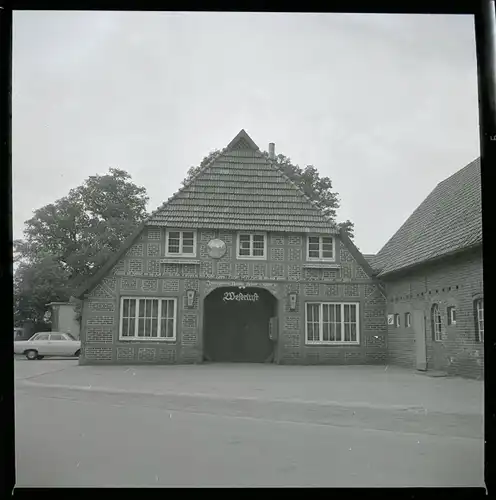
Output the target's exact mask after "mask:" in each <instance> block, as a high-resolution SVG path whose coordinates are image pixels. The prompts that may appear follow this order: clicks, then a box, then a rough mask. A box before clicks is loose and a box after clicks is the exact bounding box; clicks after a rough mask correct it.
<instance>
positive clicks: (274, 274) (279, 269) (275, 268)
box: [270, 264, 284, 278]
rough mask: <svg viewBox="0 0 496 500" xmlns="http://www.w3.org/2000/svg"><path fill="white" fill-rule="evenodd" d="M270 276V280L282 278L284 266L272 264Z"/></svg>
mask: <svg viewBox="0 0 496 500" xmlns="http://www.w3.org/2000/svg"><path fill="white" fill-rule="evenodd" d="M270 276H271V278H284V266H283V265H282V264H272V266H271V269H270Z"/></svg>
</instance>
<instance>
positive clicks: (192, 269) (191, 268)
mask: <svg viewBox="0 0 496 500" xmlns="http://www.w3.org/2000/svg"><path fill="white" fill-rule="evenodd" d="M181 268H182V269H181V270H182V273H181V274H182V276H196V275H197V273H198V266H196V265H195V264H183V265H182V266H181Z"/></svg>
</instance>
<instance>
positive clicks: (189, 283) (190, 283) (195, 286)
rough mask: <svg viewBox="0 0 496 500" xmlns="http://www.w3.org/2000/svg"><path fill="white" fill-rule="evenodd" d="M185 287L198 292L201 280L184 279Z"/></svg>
mask: <svg viewBox="0 0 496 500" xmlns="http://www.w3.org/2000/svg"><path fill="white" fill-rule="evenodd" d="M184 289H185V290H195V292H198V291H199V290H200V281H199V280H197V279H187V280H184Z"/></svg>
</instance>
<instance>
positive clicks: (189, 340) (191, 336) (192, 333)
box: [181, 330, 198, 345]
mask: <svg viewBox="0 0 496 500" xmlns="http://www.w3.org/2000/svg"><path fill="white" fill-rule="evenodd" d="M197 341H198V334H197V331H196V330H183V331H182V334H181V344H182V345H195V344H196V343H197Z"/></svg>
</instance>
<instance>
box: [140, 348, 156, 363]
mask: <svg viewBox="0 0 496 500" xmlns="http://www.w3.org/2000/svg"><path fill="white" fill-rule="evenodd" d="M156 352H157V350H156V349H155V347H140V348H139V349H138V361H155V356H156Z"/></svg>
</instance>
